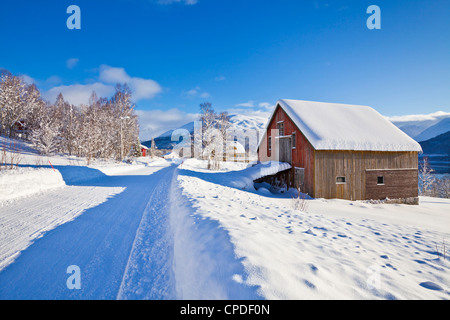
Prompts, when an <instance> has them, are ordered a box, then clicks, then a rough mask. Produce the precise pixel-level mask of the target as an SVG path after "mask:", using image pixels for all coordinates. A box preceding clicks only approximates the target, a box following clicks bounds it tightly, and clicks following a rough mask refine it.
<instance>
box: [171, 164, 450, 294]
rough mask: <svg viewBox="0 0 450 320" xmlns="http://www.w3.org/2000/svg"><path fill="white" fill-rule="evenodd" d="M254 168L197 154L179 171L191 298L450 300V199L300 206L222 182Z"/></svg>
mask: <svg viewBox="0 0 450 320" xmlns="http://www.w3.org/2000/svg"><path fill="white" fill-rule="evenodd" d="M247 171H248V170H247ZM245 175H246V171H236V172H227V173H211V172H205V170H204V169H203V166H199V163H198V161H192V160H187V161H185V163H184V164H183V169H180V170H179V172H178V177H177V180H176V186H175V187H176V188H177V189H175V190H174V191H173V192H174V194H173V195H172V203H173V204H174V206H175V207H176V210H173V212H174V213H175V215H174V216H173V219H174V221H173V224H174V229H175V231H176V232H175V271H176V274H178V275H179V277H178V278H177V285H178V286H177V289H178V290H179V292H180V294H182V296H183V298H193V299H197V298H200V299H201V298H203V299H208V298H213V297H214V298H222V299H234V298H242V296H243V295H244V297H245V296H246V295H247V297H250V298H256V297H259V298H265V299H449V298H450V288H449V286H450V275H449V272H450V265H449V264H450V259H449V253H448V247H449V239H450V229H449V228H450V210H449V208H450V200H448V199H438V198H426V197H421V198H420V205H419V206H408V205H397V204H371V203H368V202H365V201H354V202H351V201H345V200H325V199H314V200H307V210H306V212H300V211H296V210H294V209H293V200H292V197H291V195H289V194H284V195H282V194H279V195H274V194H270V193H268V192H267V189H259V190H258V191H256V190H255V189H254V188H253V187H252V186H251V185H247V187H246V188H244V189H242V188H235V187H233V186H231V185H226V183H225V185H224V183H223V181H232V178H234V179H235V180H236V181H242V180H243V179H244V178H245ZM225 177H226V179H223V178H225ZM183 209H184V212H183ZM443 243H445V244H446V250H447V254H446V260H445V261H444V258H443V257H440V256H439V255H438V252H440V253H443ZM206 266H207V267H206ZM180 269H181V270H180ZM236 286H238V288H236ZM244 289H245V290H244ZM243 292H245V294H243Z"/></svg>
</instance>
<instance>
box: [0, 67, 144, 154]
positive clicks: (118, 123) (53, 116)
mask: <svg viewBox="0 0 450 320" xmlns="http://www.w3.org/2000/svg"><path fill="white" fill-rule="evenodd" d="M134 108H135V105H134V103H133V102H132V100H131V91H130V89H129V87H128V86H127V85H126V84H117V86H116V91H115V93H114V95H113V96H112V97H110V98H103V97H98V96H97V94H96V93H95V92H92V95H91V97H90V99H89V102H88V104H86V105H84V104H82V105H80V106H75V105H73V104H71V103H69V102H67V101H65V99H64V97H63V95H62V94H61V93H60V94H59V95H58V97H57V98H56V101H55V102H54V103H50V102H48V101H45V100H44V99H43V98H42V96H41V94H40V92H39V90H38V88H37V87H36V86H35V85H34V84H31V85H29V84H27V83H26V82H25V81H24V79H23V78H22V77H20V76H15V75H13V74H11V73H10V72H9V71H7V70H0V135H5V136H9V137H11V138H14V137H17V136H18V135H19V134H20V135H21V137H22V138H25V139H27V140H30V141H31V142H32V143H33V145H34V146H35V148H36V149H37V150H38V151H39V152H40V153H41V154H44V155H49V154H54V153H66V154H69V155H75V156H78V157H86V158H87V160H88V161H90V160H92V159H96V158H102V159H116V160H123V159H124V157H126V156H137V155H139V154H140V142H139V126H138V118H137V115H136V113H135V110H134ZM18 128H20V129H21V130H18Z"/></svg>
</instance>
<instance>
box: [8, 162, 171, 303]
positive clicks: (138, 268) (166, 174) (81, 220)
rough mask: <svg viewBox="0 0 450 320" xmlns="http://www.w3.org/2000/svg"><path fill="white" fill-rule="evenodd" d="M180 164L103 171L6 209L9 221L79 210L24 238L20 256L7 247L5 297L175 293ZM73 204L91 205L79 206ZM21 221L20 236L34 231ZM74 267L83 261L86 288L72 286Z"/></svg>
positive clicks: (166, 296)
mask: <svg viewBox="0 0 450 320" xmlns="http://www.w3.org/2000/svg"><path fill="white" fill-rule="evenodd" d="M175 169H176V166H175V165H169V166H168V165H164V166H161V167H156V168H155V167H148V168H140V169H137V170H136V171H133V172H127V173H125V174H126V175H117V176H106V175H104V176H102V177H100V178H97V179H95V180H92V181H87V182H84V183H82V184H77V185H75V186H70V185H69V186H67V187H64V188H62V189H59V190H54V191H51V192H49V193H45V194H42V195H36V196H32V197H29V198H27V199H25V200H23V201H20V202H18V203H17V204H13V205H9V206H7V207H0V217H3V218H4V220H3V223H12V222H11V221H7V219H8V218H12V217H13V214H14V213H16V214H22V215H24V216H25V215H27V214H32V215H34V217H33V221H35V222H38V221H39V217H42V216H45V215H48V214H49V213H50V214H51V212H52V211H55V212H56V211H58V212H59V214H60V215H61V210H63V211H64V210H66V211H67V214H69V215H72V216H73V220H72V221H69V222H66V223H63V224H60V225H58V223H57V222H55V223H54V226H55V227H54V229H51V228H52V227H51V226H50V227H48V226H46V228H41V229H38V230H37V232H40V233H42V234H40V237H39V238H37V239H35V240H34V239H33V240H32V241H31V244H29V245H28V246H27V244H26V241H23V240H22V242H23V243H19V244H21V245H22V246H25V247H26V248H23V250H22V251H21V252H20V254H18V255H17V254H15V255H14V254H12V252H11V251H14V250H13V249H11V248H6V249H5V248H4V250H3V252H4V255H6V256H8V257H9V259H10V260H11V261H9V262H8V264H7V265H6V267H4V268H3V269H1V271H0V299H171V298H175V288H174V287H175V281H174V277H173V274H172V268H171V265H172V261H171V259H172V251H173V250H172V248H171V246H172V243H173V241H172V239H171V236H170V233H169V232H167V231H168V228H169V214H168V211H167V210H168V207H167V205H168V203H169V201H168V197H169V195H168V193H169V190H170V184H171V182H172V178H173V175H174V172H175ZM61 172H62V174H63V176H64V170H61ZM74 204H77V205H78V210H80V208H85V209H83V212H74V210H75V209H74ZM64 214H66V212H65V213H64ZM5 217H6V218H5ZM19 220H20V219H19ZM15 223H16V225H15V227H16V228H18V230H16V235H14V236H15V237H16V238H17V239H21V236H20V235H21V234H22V239H23V238H26V235H25V236H24V233H26V232H29V233H33V234H35V232H36V231H34V232H32V231H30V230H28V229H27V224H24V223H20V221H19V222H15ZM34 225H35V224H34ZM28 227H29V226H28ZM50 229H51V230H50ZM19 244H16V245H19ZM1 245H5V244H4V243H2V244H0V249H1ZM10 245H11V242H10ZM19 248H20V245H19ZM16 249H17V248H16ZM8 250H9V251H8ZM3 261H5V258H4V259H3ZM69 266H77V267H79V270H80V274H79V276H80V277H79V280H80V289H69V288H68V286H67V280H68V279H69V277H71V275H72V274H71V273H68V267H69Z"/></svg>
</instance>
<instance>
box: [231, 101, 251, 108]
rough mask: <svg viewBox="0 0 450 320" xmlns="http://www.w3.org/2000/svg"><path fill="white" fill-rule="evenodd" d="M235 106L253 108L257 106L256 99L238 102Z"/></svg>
mask: <svg viewBox="0 0 450 320" xmlns="http://www.w3.org/2000/svg"><path fill="white" fill-rule="evenodd" d="M235 106H236V107H246V108H253V107H255V101H253V100H249V101H248V102H243V103H238V104H236V105H235Z"/></svg>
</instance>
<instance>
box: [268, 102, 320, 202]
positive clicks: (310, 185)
mask: <svg viewBox="0 0 450 320" xmlns="http://www.w3.org/2000/svg"><path fill="white" fill-rule="evenodd" d="M279 121H284V135H285V136H288V135H291V134H292V133H293V132H295V133H296V137H295V140H296V145H295V149H292V163H291V165H292V167H293V168H294V167H298V168H304V169H305V175H304V177H305V181H304V185H303V190H302V192H305V193H308V194H309V195H311V196H314V148H313V147H312V145H311V144H310V143H309V141H308V140H307V139H306V138H305V136H304V135H303V134H302V133H301V132H300V130H299V129H298V128H297V126H296V125H295V124H294V122H293V121H292V120H291V119H290V118H289V116H288V115H287V114H286V112H284V110H283V109H282V108H281V107H280V106H277V108H276V110H275V113H274V116H273V118H272V120H271V121H270V123H269V125H268V127H267V128H268V130H267V131H266V133H267V132H268V134H269V135H271V130H272V129H277V123H278V122H279ZM272 139H274V137H272ZM266 142H267V143H268V139H266ZM265 147H266V148H261V149H260V152H266V151H267V153H268V154H267V156H266V155H260V156H259V158H260V159H261V160H262V161H263V160H264V159H270V158H271V156H272V155H271V153H270V151H268V146H265ZM289 180H290V183H291V185H290V187H293V181H294V170H292V171H291V178H290V179H289Z"/></svg>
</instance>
